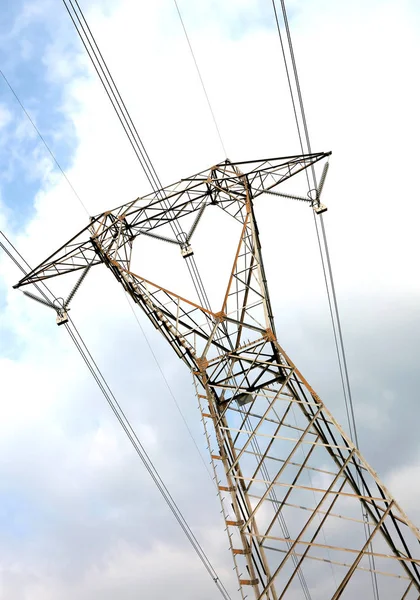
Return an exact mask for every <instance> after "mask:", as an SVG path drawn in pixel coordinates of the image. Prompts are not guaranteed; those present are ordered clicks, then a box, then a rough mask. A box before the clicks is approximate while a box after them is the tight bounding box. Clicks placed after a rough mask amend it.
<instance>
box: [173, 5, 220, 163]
mask: <svg viewBox="0 0 420 600" xmlns="http://www.w3.org/2000/svg"><path fill="white" fill-rule="evenodd" d="M174 4H175V7H176V11H177V13H178V17H179V20H180V21H181V25H182V29H183V30H184V34H185V39H186V40H187V44H188V47H189V49H190V53H191V56H192V59H193V61H194V65H195V69H196V71H197V75H198V78H199V79H200V83H201V87H202V88H203V92H204V96H205V97H206V101H207V104H208V107H209V110H210V114H211V117H212V119H213V123H214V126H215V128H216V131H217V135H218V138H219V141H220V145H221V146H222V149H223V152H224V154H225V158H226V157H227V152H226V148H225V144H224V143H223V139H222V134H221V133H220V129H219V126H218V124H217V121H216V116H215V114H214V111H213V108H212V105H211V102H210V98H209V95H208V93H207V89H206V86H205V84H204V80H203V78H202V76H201V71H200V67H199V66H198V62H197V59H196V58H195V54H194V50H193V47H192V45H191V42H190V38H189V36H188V33H187V29H186V27H185V24H184V19H183V18H182V14H181V11H180V9H179V6H178V2H177V0H174Z"/></svg>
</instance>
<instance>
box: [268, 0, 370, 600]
mask: <svg viewBox="0 0 420 600" xmlns="http://www.w3.org/2000/svg"><path fill="white" fill-rule="evenodd" d="M280 2H281V8H282V14H283V21H284V25H285V30H286V35H287V41H288V47H289V53H290V60H291V63H292V68H293V74H294V82H295V86H296V91H297V96H298V102H299V109H300V116H301V120H302V125H303V130H304V134H305V141H306V146H307V151H308V153H311V152H312V150H311V143H310V138H309V131H308V123H307V119H306V114H305V109H304V105H303V99H302V90H301V87H300V81H299V75H298V71H297V65H296V59H295V55H294V50H293V43H292V38H291V33H290V27H289V21H288V17H287V10H286V4H285V0H280ZM272 6H273V11H274V15H275V20H276V25H277V31H278V35H279V40H280V45H281V49H282V55H283V60H284V64H285V68H286V73H287V79H288V84H289V91H290V96H291V100H292V105H293V112H294V115H295V120H296V126H297V130H298V136H299V142H300V147H301V150H302V154H304V145H303V140H302V134H301V131H300V125H299V119H298V114H297V109H296V102H295V97H294V93H293V90H292V85H291V79H290V75H289V68H288V65H287V59H286V54H285V50H284V45H283V40H282V35H281V30H280V24H279V19H278V14H277V9H276V4H275V0H272ZM306 175H307V181H308V187H309V188H310V187H311V186H310V183H309V176H308V174H307V173H306ZM312 178H313V183H314V188H315V190H316V189H317V181H316V175H315V169H314V165H312ZM318 217H319V220H320V223H321V228H320V229H321V235H320V231H319V227H318V222H317V216H316V215H315V213H314V222H315V228H316V234H317V239H318V246H319V250H320V256H321V263H322V269H323V274H324V281H325V286H326V290H327V297H328V304H329V310H330V317H331V323H332V328H333V333H334V340H335V347H336V352H337V358H338V364H339V370H340V377H341V382H342V388H343V394H344V401H345V407H346V413H347V420H348V426H349V431H350V436H351V438H352V439H353V441H354V443H355V446H356V447H357V448H358V447H359V441H358V436H357V427H356V418H355V412H354V405H353V398H352V393H351V385H350V378H349V372H348V366H347V358H346V352H345V347H344V341H343V332H342V328H341V320H340V313H339V308H338V301H337V295H336V291H335V284H334V276H333V271H332V265H331V259H330V252H329V248H328V241H327V235H326V230H325V225H324V219H323V215H322V214H320V215H318ZM324 254H325V258H324ZM362 515H363V519H364V521H365V519H366V515H365V513H364V511H363V508H362ZM364 526H365V533H366V538H367V539H368V538H369V535H370V526H369V524H368V523H366V522H365V523H364ZM372 548H373V546H372V542H371V543H370V550H371V552H370V553H368V560H369V563H370V567H371V568H370V572H371V581H372V590H373V595H374V598H375V600H379V589H378V582H377V577H376V571H375V557H374V555H373V550H372Z"/></svg>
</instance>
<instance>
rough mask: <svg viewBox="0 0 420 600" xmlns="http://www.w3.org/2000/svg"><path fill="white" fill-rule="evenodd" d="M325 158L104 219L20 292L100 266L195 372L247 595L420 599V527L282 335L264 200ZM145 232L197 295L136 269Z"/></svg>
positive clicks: (196, 188) (153, 201)
mask: <svg viewBox="0 0 420 600" xmlns="http://www.w3.org/2000/svg"><path fill="white" fill-rule="evenodd" d="M327 156H328V155H327V154H325V153H319V154H310V155H303V156H294V157H286V158H279V159H269V160H263V161H253V162H246V163H232V162H230V161H225V162H224V163H221V164H219V165H216V166H214V167H212V168H211V169H209V170H207V171H203V172H202V173H198V174H196V175H194V176H192V177H190V178H187V179H183V180H181V181H180V182H178V183H176V184H175V185H173V186H168V187H167V188H164V189H162V190H159V191H158V192H157V193H154V194H151V195H149V196H146V197H144V198H140V199H137V200H135V201H134V202H131V203H129V204H125V205H123V206H121V207H119V208H117V209H115V210H113V211H108V212H106V213H103V214H101V215H98V216H97V217H95V218H93V219H92V221H91V223H90V224H89V225H88V226H87V227H86V228H85V229H83V230H82V231H81V232H79V234H77V235H76V236H75V237H74V238H73V239H72V240H70V241H69V242H68V243H67V244H65V245H64V246H63V247H62V248H60V249H59V250H58V251H57V252H56V253H54V254H53V255H52V256H51V257H49V258H48V259H47V260H46V261H44V262H43V263H42V264H41V265H39V267H37V268H36V269H34V270H33V271H32V272H31V273H30V274H29V275H28V276H26V277H25V278H24V279H23V280H22V281H21V282H19V284H18V285H19V286H21V285H25V284H29V283H34V282H37V281H40V280H43V279H47V278H50V277H55V276H57V275H65V274H66V273H71V272H74V271H77V270H81V272H82V273H83V272H84V271H83V270H85V269H86V268H90V267H91V266H93V265H96V264H100V263H104V264H106V265H107V266H108V267H109V268H110V270H111V271H112V272H113V274H114V276H115V277H116V278H117V280H118V281H119V282H120V283H121V284H122V285H123V287H124V288H125V290H126V291H127V293H128V294H129V295H130V296H131V298H132V299H133V300H134V301H135V302H136V304H138V305H139V306H140V307H141V308H142V310H143V311H144V312H145V314H146V315H147V317H148V318H149V320H150V321H151V322H152V323H153V325H154V326H155V327H156V329H158V330H159V331H160V332H161V334H162V335H163V336H164V337H165V338H166V340H167V341H168V343H169V344H170V345H171V347H172V348H173V350H174V351H175V352H176V354H177V355H178V357H179V358H180V359H181V360H182V361H183V362H184V363H185V364H186V366H187V367H188V368H189V370H190V371H191V374H192V377H193V379H194V383H195V389H196V393H197V397H198V401H199V405H200V411H201V416H202V420H203V423H204V429H205V433H206V436H207V442H208V447H209V449H210V455H211V461H212V465H213V469H214V473H215V481H216V484H217V488H218V494H219V496H220V501H221V505H222V512H223V515H224V518H225V522H226V529H227V533H228V539H229V545H230V548H231V551H232V557H233V561H234V568H235V569H236V572H237V576H238V581H239V589H240V593H241V595H242V597H243V598H246V597H248V598H250V597H251V598H252V597H255V598H257V599H258V600H260V599H264V600H279V599H281V598H285V599H288V600H294V599H300V598H313V599H314V600H315V599H319V600H321V599H322V600H325V599H327V598H328V599H331V600H337V599H338V598H346V599H348V600H353V599H355V598H371V597H373V596H372V581H374V582H375V585H377V586H378V590H379V594H380V598H381V600H391V599H401V600H403V599H404V598H406V599H409V600H414V599H417V598H419V596H420V557H419V555H420V552H419V541H420V534H419V531H418V529H417V528H416V527H415V526H414V525H413V524H412V523H411V521H410V520H409V518H408V517H407V516H406V515H405V513H404V511H403V510H402V508H401V507H400V506H399V505H398V503H397V502H396V500H395V499H394V498H393V497H392V495H391V494H390V492H389V491H388V490H387V489H386V487H385V486H384V485H383V484H382V482H381V481H380V479H379V477H378V476H377V474H376V473H375V471H373V469H372V468H371V467H370V466H369V465H368V463H367V462H366V461H365V460H364V458H363V456H362V455H361V453H360V451H359V450H358V449H357V448H356V447H355V446H354V444H353V443H352V441H351V440H350V439H349V437H348V436H347V435H346V433H345V431H344V430H343V429H342V428H341V427H340V425H339V424H338V423H337V422H336V420H335V419H334V417H333V416H332V414H331V413H330V412H329V410H328V409H327V408H326V406H325V405H324V404H323V402H322V400H321V398H320V397H319V396H318V394H317V393H316V392H315V391H314V390H313V389H312V387H311V386H310V384H309V383H308V382H307V381H306V379H305V378H304V376H303V375H302V374H301V372H300V371H299V369H298V368H297V367H296V366H295V364H294V363H293V362H292V361H291V359H290V358H289V357H288V355H287V354H286V352H285V351H284V350H283V348H282V346H281V345H280V341H279V340H278V338H277V334H276V329H275V323H274V318H273V313H272V307H271V302H270V297H269V291H268V286H267V281H266V276H265V270H264V264H263V258H262V252H261V245H260V239H259V232H258V227H257V222H256V217H255V212H254V203H255V201H256V199H257V198H258V197H259V196H260V195H261V194H262V193H264V192H268V193H269V192H272V191H273V190H275V189H277V186H278V185H279V184H281V183H283V182H284V181H285V180H287V179H289V178H291V177H293V176H294V175H296V174H298V173H299V172H301V171H304V170H305V169H307V168H308V167H312V166H313V165H315V164H316V163H317V162H319V161H323V160H324V159H325V158H326V157H327ZM280 190H281V188H280ZM303 199H304V198H303ZM211 205H212V206H216V207H218V209H221V210H223V211H224V212H225V213H227V214H228V215H229V216H230V217H231V218H232V219H233V220H234V222H235V227H236V229H237V245H236V251H235V254H234V256H232V257H231V258H230V259H229V260H230V261H231V268H230V272H229V276H228V278H227V281H226V287H225V289H224V293H223V294H222V297H221V298H220V303H219V304H218V306H217V307H216V308H214V307H213V308H211V307H210V304H209V303H208V301H207V300H206V295H205V292H204V291H203V289H202V287H200V279H199V278H198V276H197V275H196V274H195V271H194V264H195V263H193V262H192V261H193V243H192V241H193V237H194V236H195V235H199V233H200V227H199V223H200V221H201V219H202V218H205V214H206V210H208V208H209V206H211ZM315 208H316V207H315ZM212 210H213V209H212ZM141 236H148V237H154V238H156V239H158V240H160V241H162V242H167V243H171V244H175V245H178V246H179V247H180V250H181V255H182V257H183V258H184V259H185V261H187V263H188V264H189V268H190V272H192V274H193V279H194V277H195V283H196V289H197V297H196V298H194V299H189V298H185V297H183V296H181V295H179V294H178V293H177V292H176V290H175V291H170V290H168V289H167V288H166V287H163V286H161V285H159V284H158V283H155V282H152V281H150V280H149V279H145V278H144V277H142V276H141V275H140V274H137V273H135V272H134V271H133V266H132V253H133V245H134V244H135V242H136V239H138V238H139V237H141ZM279 266H280V267H281V268H284V265H282V264H281V258H280V257H279ZM63 308H65V307H63Z"/></svg>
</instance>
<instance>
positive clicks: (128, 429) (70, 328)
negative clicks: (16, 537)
mask: <svg viewBox="0 0 420 600" xmlns="http://www.w3.org/2000/svg"><path fill="white" fill-rule="evenodd" d="M0 235H1V236H2V237H3V239H4V240H5V242H6V244H8V245H9V246H10V248H12V250H13V252H14V253H15V254H16V255H17V256H18V258H19V259H20V260H18V259H17V258H16V257H15V256H14V255H13V252H11V251H10V250H9V249H8V248H7V246H6V245H5V244H4V243H3V242H2V241H1V240H0V248H2V249H3V250H4V251H5V252H6V254H7V255H8V256H9V258H11V260H12V261H13V262H14V264H15V265H16V266H17V267H18V268H19V269H20V271H21V272H22V273H23V274H24V275H27V273H28V270H27V269H29V271H31V270H32V269H31V267H30V265H29V264H28V263H27V262H26V260H25V259H24V258H23V256H22V255H21V254H20V253H19V252H18V250H17V249H16V248H15V246H13V244H12V243H11V241H10V240H9V239H8V237H7V236H6V235H5V233H4V232H2V231H0ZM22 263H24V265H26V267H27V268H25V266H23V264H22ZM41 284H42V286H43V288H44V289H45V290H46V291H47V293H45V292H44V290H43V289H42V288H41V287H40V285H39V284H34V285H35V288H36V289H37V290H38V292H39V293H40V294H41V296H42V297H43V298H44V299H45V300H46V301H47V302H48V303H50V304H53V303H54V302H57V298H56V297H55V295H54V294H53V292H51V290H50V289H49V288H48V287H47V285H46V284H45V283H44V282H41ZM47 294H48V295H47ZM48 296H50V298H52V299H53V300H52V301H51V300H50V298H49V297H48ZM65 327H66V329H67V332H68V334H69V336H70V338H71V340H72V342H73V343H74V345H75V346H76V348H77V350H78V352H79V353H80V355H81V356H82V358H83V361H84V362H85V364H86V366H87V367H88V369H89V371H90V373H91V374H92V376H93V378H94V379H95V382H96V384H97V385H98V387H99V389H100V390H101V392H102V394H103V395H104V397H105V399H106V400H107V402H108V404H109V406H110V408H111V410H112V412H113V413H114V415H115V416H116V418H117V420H118V422H119V423H120V425H121V427H122V429H123V430H124V432H125V434H126V436H127V437H128V439H129V440H130V442H131V444H132V445H133V447H134V449H135V451H136V453H137V454H138V456H139V458H140V459H141V461H142V462H143V465H144V466H145V468H146V470H147V472H148V473H149V475H150V476H151V478H152V480H153V482H154V484H155V485H156V487H157V488H158V490H159V492H160V493H161V495H162V496H163V498H164V500H165V502H166V504H167V505H168V507H169V508H170V510H171V512H172V514H173V516H174V517H175V519H176V520H177V522H178V524H179V525H180V527H181V529H182V531H183V532H184V534H185V535H186V537H187V539H188V541H189V542H190V544H191V545H192V547H193V549H194V550H195V552H196V554H197V556H198V557H199V559H200V560H201V562H202V563H203V565H204V567H205V569H206V570H207V572H208V573H209V575H210V576H211V578H212V579H213V581H214V583H215V584H216V586H217V588H218V590H219V591H220V593H221V595H222V597H223V598H224V599H225V600H230V595H229V593H228V591H227V590H226V588H225V586H224V585H223V583H222V582H221V580H220V579H219V577H218V575H217V572H216V571H215V569H214V567H213V565H212V563H211V562H210V559H209V558H208V556H207V554H206V553H205V551H204V550H203V548H202V546H201V544H200V542H199V541H198V540H197V538H196V537H195V535H194V533H193V531H192V530H191V528H190V526H189V525H188V522H187V521H186V519H185V517H184V515H183V514H182V512H181V510H180V508H179V507H178V505H177V503H176V501H175V500H174V498H173V497H172V495H171V493H170V492H169V490H168V488H167V487H166V485H165V483H164V482H163V480H162V478H161V477H160V475H159V473H158V471H157V469H156V467H155V466H154V464H153V461H152V459H151V458H150V456H149V455H148V453H147V451H146V449H145V448H144V446H143V445H142V443H141V442H140V439H139V438H138V436H137V434H136V432H135V431H134V429H133V427H132V426H131V424H130V421H129V419H128V417H127V416H126V415H125V413H124V411H123V409H122V408H121V405H120V404H119V403H118V401H117V399H116V397H115V395H114V393H113V392H112V390H111V388H110V386H109V385H108V383H107V381H106V379H105V377H104V375H103V373H102V372H101V370H100V368H99V367H98V365H97V363H96V361H95V360H94V358H93V356H92V354H91V352H90V351H89V349H88V347H87V345H86V343H85V342H84V340H83V338H82V336H81V334H80V332H79V331H78V329H77V327H76V325H75V324H74V322H73V321H72V320H71V319H69V323H66V324H65Z"/></svg>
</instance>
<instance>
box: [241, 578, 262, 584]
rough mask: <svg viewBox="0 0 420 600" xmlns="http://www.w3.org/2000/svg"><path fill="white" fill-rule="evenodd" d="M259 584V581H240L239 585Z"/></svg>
mask: <svg viewBox="0 0 420 600" xmlns="http://www.w3.org/2000/svg"><path fill="white" fill-rule="evenodd" d="M259 582H260V580H259V579H240V580H239V585H257V584H258V583H259Z"/></svg>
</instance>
